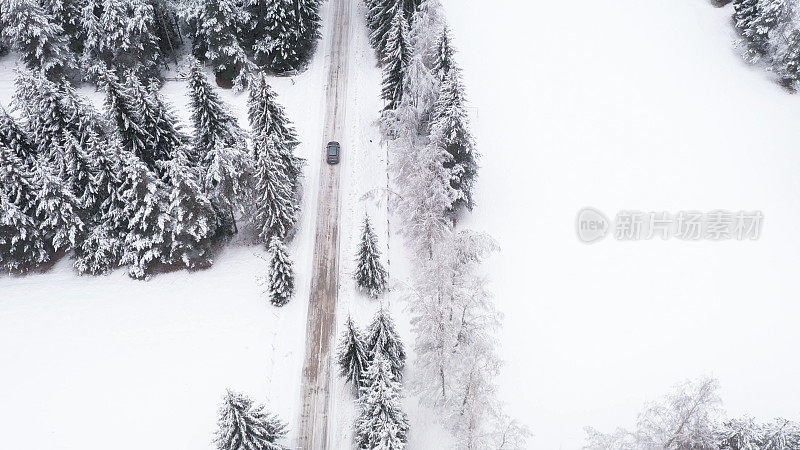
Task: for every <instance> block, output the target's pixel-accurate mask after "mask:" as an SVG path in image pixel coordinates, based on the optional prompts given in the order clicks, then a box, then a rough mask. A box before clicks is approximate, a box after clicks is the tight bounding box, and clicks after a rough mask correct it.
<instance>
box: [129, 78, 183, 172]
mask: <svg viewBox="0 0 800 450" xmlns="http://www.w3.org/2000/svg"><path fill="white" fill-rule="evenodd" d="M128 86H130V94H131V98H132V100H133V107H134V109H135V110H136V111H138V113H139V117H140V126H141V129H142V132H143V136H144V138H145V139H146V142H145V146H144V151H145V153H144V154H143V156H142V157H141V158H142V161H144V163H145V164H147V167H148V168H149V169H150V170H153V171H156V172H160V168H159V164H157V161H168V160H170V159H172V157H173V156H174V155H175V154H176V153H177V152H178V149H180V148H181V147H183V146H184V145H186V144H187V143H188V139H187V137H186V136H184V135H183V133H181V130H180V125H179V124H178V121H177V119H176V118H175V115H174V113H173V112H172V108H171V107H170V106H169V105H168V104H166V103H164V102H163V101H161V99H160V98H159V97H158V91H157V90H156V88H155V87H151V88H150V89H145V88H144V87H143V86H142V84H141V83H140V82H139V80H138V79H137V78H136V77H133V76H132V77H129V78H128Z"/></svg>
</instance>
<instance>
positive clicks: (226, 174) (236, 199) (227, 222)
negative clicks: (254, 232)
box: [203, 145, 253, 236]
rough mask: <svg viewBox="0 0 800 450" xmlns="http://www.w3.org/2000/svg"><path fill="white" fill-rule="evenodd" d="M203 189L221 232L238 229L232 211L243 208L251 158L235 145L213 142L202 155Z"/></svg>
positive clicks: (235, 231)
mask: <svg viewBox="0 0 800 450" xmlns="http://www.w3.org/2000/svg"><path fill="white" fill-rule="evenodd" d="M206 161H207V164H208V168H207V169H206V171H205V178H204V180H203V189H204V190H205V193H206V195H207V196H208V197H209V198H210V199H211V203H212V205H213V206H214V210H215V211H216V213H217V227H218V230H219V233H220V234H221V235H226V236H232V235H233V234H235V233H237V232H238V227H237V225H236V213H237V212H242V211H244V206H245V205H246V204H250V203H252V202H251V201H250V200H249V196H250V195H251V190H252V172H251V167H252V165H253V162H252V159H251V158H250V157H249V156H248V155H247V153H245V152H244V151H242V150H241V149H239V148H238V147H225V146H222V145H220V146H217V147H215V148H214V149H213V150H211V152H209V153H208V154H207V155H206Z"/></svg>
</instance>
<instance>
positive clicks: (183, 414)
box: [0, 0, 800, 450]
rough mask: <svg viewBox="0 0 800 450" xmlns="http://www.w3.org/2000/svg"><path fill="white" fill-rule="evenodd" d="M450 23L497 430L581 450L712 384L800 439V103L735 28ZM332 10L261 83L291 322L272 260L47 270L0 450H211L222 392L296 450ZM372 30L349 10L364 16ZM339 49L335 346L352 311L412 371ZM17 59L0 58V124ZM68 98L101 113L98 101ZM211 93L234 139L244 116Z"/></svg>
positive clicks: (466, 11)
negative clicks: (379, 321) (370, 256)
mask: <svg viewBox="0 0 800 450" xmlns="http://www.w3.org/2000/svg"><path fill="white" fill-rule="evenodd" d="M353 1H356V2H357V0H353ZM357 3H360V2H357ZM443 3H444V4H445V6H446V8H447V17H448V21H449V24H450V27H451V29H452V37H453V40H454V44H455V46H456V47H457V49H458V50H459V52H458V53H457V54H456V59H457V61H458V62H459V63H460V64H461V66H462V68H463V69H464V77H465V83H466V86H467V94H468V99H469V100H470V106H472V107H474V110H473V112H474V115H473V132H474V134H475V136H476V139H477V144H478V149H479V151H481V152H482V154H483V157H482V159H481V161H480V164H481V170H480V172H479V179H478V184H477V191H476V202H477V206H476V210H475V212H474V214H473V215H472V216H471V217H470V218H468V219H466V220H465V226H469V227H472V228H475V229H478V230H481V231H487V232H488V233H490V234H491V235H492V236H493V237H494V238H495V239H496V240H497V241H498V242H499V244H500V246H501V247H502V249H503V251H502V252H501V253H499V254H496V255H494V256H493V257H492V258H491V259H490V260H489V261H488V262H487V263H486V264H485V267H486V269H487V271H488V273H489V276H490V278H491V280H492V281H493V290H494V292H495V294H496V297H497V305H498V308H499V309H500V311H502V312H503V313H504V314H505V327H504V329H503V332H502V335H501V336H500V338H501V343H502V351H503V357H504V359H505V360H506V366H505V368H504V370H503V373H502V375H501V377H500V379H499V380H498V381H499V384H500V390H501V394H502V397H503V399H504V400H505V401H506V402H507V406H508V409H509V413H511V414H512V415H513V416H516V417H517V418H519V419H520V420H522V421H523V422H525V423H526V424H527V425H528V426H529V427H530V428H531V429H532V431H533V433H534V439H533V440H532V442H531V444H530V446H531V447H532V448H543V449H550V448H578V447H579V446H580V444H581V443H582V441H583V437H584V435H583V431H582V428H583V427H584V426H586V425H591V426H594V427H596V428H598V429H601V430H604V431H610V430H612V429H613V428H615V427H616V426H618V425H630V424H632V423H633V421H634V420H635V414H636V413H637V412H638V411H639V410H640V409H641V406H642V403H643V402H644V401H646V400H648V399H652V398H655V397H658V396H659V395H661V394H662V393H664V392H666V391H667V390H668V387H669V386H670V385H672V384H673V383H675V382H677V381H680V380H682V379H684V378H687V377H695V376H698V375H702V374H712V375H714V376H717V377H718V378H719V379H720V383H721V385H722V391H721V396H722V398H723V400H724V402H725V406H726V407H727V410H728V412H729V414H730V415H733V416H739V415H742V414H745V413H748V414H752V415H755V416H756V417H757V418H759V419H765V420H766V419H769V418H771V417H773V416H785V417H787V418H791V419H800V411H799V410H798V407H797V405H798V404H800V391H798V390H797V389H796V388H795V386H796V380H797V379H798V377H800V364H798V363H797V361H796V360H797V358H796V357H794V356H793V355H794V354H795V353H796V352H795V348H794V347H795V344H796V342H798V341H799V340H800V329H799V328H798V327H797V326H796V317H798V313H800V303H798V302H797V300H796V298H797V297H798V293H800V281H798V277H797V276H796V274H797V273H798V269H800V256H798V255H800V239H799V238H798V235H797V232H796V231H795V230H796V227H795V226H794V224H795V223H797V221H798V219H800V217H799V216H800V215H799V214H798V213H797V211H798V210H799V209H800V181H798V180H799V179H798V177H797V173H800V170H798V169H800V154H798V152H797V146H798V143H800V128H799V127H797V125H796V124H797V123H798V119H800V104H798V103H797V97H796V96H791V95H788V94H787V93H785V92H784V91H782V90H781V89H780V88H779V87H777V86H775V85H774V84H773V83H771V82H770V81H769V77H768V76H767V75H765V74H764V73H763V72H762V71H761V70H759V69H757V68H751V67H748V66H746V65H745V64H743V63H742V62H741V59H740V57H739V56H738V55H737V54H736V52H735V50H733V49H732V45H731V44H732V41H733V38H734V36H733V32H732V29H731V27H730V24H729V19H730V13H731V9H730V6H728V7H725V8H720V9H716V8H713V7H712V6H711V5H710V4H708V3H707V2H692V1H691V0H677V1H673V2H657V3H652V2H641V1H637V0H620V1H618V2H611V3H598V2H589V1H585V0H580V1H577V2H542V1H537V2H532V3H531V2H522V1H518V2H515V3H514V4H513V5H512V4H504V5H503V6H502V7H498V6H497V5H496V4H495V3H492V2H471V3H470V5H469V7H468V8H465V7H463V5H461V4H460V3H457V2H455V1H454V0H444V1H443ZM329 8H330V4H329V3H326V4H324V5H323V11H322V16H323V19H324V21H325V24H324V26H323V30H322V33H323V38H322V40H321V41H320V43H319V46H318V50H317V53H316V55H315V58H314V60H313V61H312V63H311V66H310V68H309V69H308V70H307V71H306V72H304V73H302V74H300V75H298V76H295V77H291V78H270V83H271V85H272V87H273V88H274V89H275V90H276V92H277V93H278V94H279V98H278V101H279V102H281V104H283V105H284V106H285V107H286V112H287V115H288V117H289V118H290V119H291V120H292V121H293V122H294V124H295V126H296V128H297V131H298V135H299V136H300V140H301V142H302V143H301V145H300V146H299V147H298V149H297V152H298V154H299V155H300V156H302V157H305V158H306V160H307V166H306V168H305V170H304V173H305V178H304V181H303V186H304V198H303V205H302V213H301V216H300V218H299V222H298V226H299V229H298V233H297V237H296V238H295V240H294V241H293V242H292V243H291V245H290V246H289V251H290V254H291V255H292V258H293V260H294V267H295V272H296V276H297V278H296V280H295V281H296V286H297V292H296V294H295V297H294V298H293V300H292V301H291V302H290V303H289V304H288V305H286V306H284V307H282V308H275V307H272V306H270V305H269V301H268V298H267V295H266V294H265V293H264V289H265V288H266V287H265V286H262V285H259V279H260V278H261V277H263V276H264V275H265V274H266V268H267V261H266V258H267V254H266V251H265V250H264V249H263V246H252V245H248V244H246V243H242V242H239V243H235V244H233V245H230V246H228V247H227V248H226V249H225V250H224V251H223V252H222V253H221V254H220V255H218V256H217V258H216V260H215V264H214V266H213V267H212V268H211V269H208V270H204V271H198V272H186V271H181V272H175V273H170V274H163V275H156V276H154V277H153V278H152V280H150V281H148V282H141V281H134V280H130V279H129V278H128V277H127V274H126V272H125V270H119V271H115V272H114V273H112V274H110V275H108V276H103V277H90V276H84V277H78V276H77V275H75V273H74V270H73V269H72V268H71V266H70V261H67V260H62V261H60V262H59V263H57V264H56V265H55V266H54V267H53V268H52V269H50V270H49V271H47V272H46V273H42V274H32V275H28V276H24V277H7V276H4V277H0V367H3V370H2V371H0V405H3V406H2V407H0V423H3V424H4V427H5V429H7V430H13V433H6V435H7V439H10V441H8V440H7V445H9V446H12V447H14V448H18V449H72V448H75V449H77V448H80V449H100V448H108V447H109V446H111V447H113V448H117V449H121V450H125V449H140V448H153V449H160V448H165V449H166V448H170V449H176V448H177V449H181V448H186V449H189V448H191V449H197V448H212V444H211V440H212V438H213V432H214V430H215V428H216V419H217V408H218V406H219V404H220V403H221V400H222V396H223V394H224V392H225V389H226V388H231V389H234V390H240V391H243V392H245V393H246V394H248V395H250V396H251V397H252V398H254V399H256V400H257V401H265V402H266V403H267V407H268V409H270V410H271V411H272V412H275V413H277V414H278V415H279V416H280V417H281V418H282V419H284V420H286V421H287V422H288V423H289V435H288V436H287V439H286V441H285V442H286V443H294V442H295V438H296V429H295V425H296V422H297V417H298V415H299V399H300V373H301V368H302V358H303V352H304V338H305V325H304V324H305V314H306V310H307V306H308V303H307V298H308V286H309V277H310V268H311V255H312V252H313V235H314V233H313V231H314V230H313V226H314V218H315V214H316V189H317V176H318V173H319V166H318V164H320V160H321V158H319V153H318V152H319V151H321V149H322V148H323V144H324V143H323V142H322V121H323V111H324V108H323V102H324V95H323V93H324V88H325V86H324V84H325V72H324V70H325V58H326V55H325V53H326V51H327V48H328V37H329V36H330V33H329V30H330V25H331V24H330V20H331V17H329V15H328V14H327V12H328V9H329ZM363 13H364V11H363V6H362V5H360V4H359V7H358V9H357V10H356V12H355V13H354V14H356V16H357V17H363ZM476 30H478V32H476ZM350 51H351V59H350V79H349V91H348V99H349V100H348V110H347V126H346V130H347V131H346V136H344V138H343V139H342V140H341V144H342V149H343V151H342V162H341V165H340V170H341V171H342V176H343V183H342V188H343V192H342V196H341V198H342V207H341V219H340V232H341V252H342V253H341V272H340V277H341V278H340V286H341V288H340V296H339V304H338V311H337V318H338V321H339V328H338V330H337V332H336V338H337V343H338V338H339V337H340V335H341V330H342V329H343V323H344V320H345V319H346V316H347V314H352V316H353V319H354V320H355V321H356V323H357V324H358V325H359V326H360V327H361V328H362V329H363V328H365V327H366V326H367V325H368V324H369V322H370V321H371V320H372V317H373V315H374V313H375V311H376V310H377V309H378V308H379V307H380V306H381V305H383V306H384V307H386V308H388V309H389V310H390V311H391V313H392V315H393V317H394V319H395V323H396V325H397V327H398V331H399V332H400V335H401V336H402V337H403V338H404V343H405V345H406V349H407V350H409V355H408V361H409V365H410V367H409V368H408V370H413V366H411V364H413V359H414V355H413V352H412V351H411V350H412V347H413V336H412V334H411V332H410V327H409V324H408V312H407V310H406V304H405V302H404V301H403V299H402V295H403V290H404V288H405V285H406V283H407V281H408V277H407V274H408V273H409V267H408V266H409V260H408V258H407V255H406V251H405V249H404V248H403V240H402V239H401V238H400V237H398V236H396V235H395V234H394V229H396V224H394V225H391V226H390V225H389V223H390V222H389V221H387V217H389V211H388V210H387V205H386V201H385V195H386V192H385V191H384V188H385V186H386V171H385V167H386V159H385V158H386V152H385V148H383V147H381V146H380V145H379V133H378V130H377V128H376V127H375V126H374V124H373V121H374V120H375V119H376V118H377V117H378V111H379V110H380V109H381V107H382V103H381V101H380V99H379V94H380V82H381V72H380V70H379V69H378V68H377V67H376V62H375V57H374V52H373V50H372V49H371V48H370V46H369V44H368V40H367V31H366V28H365V27H363V25H361V24H356V25H354V29H353V32H352V42H351V45H350ZM15 60H16V56H15V55H10V56H7V57H5V58H3V59H0V103H2V104H3V105H4V106H7V105H8V103H9V101H10V98H11V93H12V90H13V78H14V75H13V72H12V68H13V67H14V65H15V63H14V61H15ZM509 64H510V68H508V69H505V68H504V67H506V66H507V65H509ZM80 93H81V94H82V95H85V96H87V97H89V98H90V99H91V100H92V101H93V102H94V103H95V104H96V105H98V106H99V105H101V104H102V96H101V95H100V94H99V93H97V92H94V90H93V88H91V87H84V88H82V89H81V90H80ZM162 94H163V96H164V98H165V99H166V100H167V101H169V102H171V103H172V104H173V105H174V106H175V108H176V111H177V113H178V115H179V117H180V118H181V119H182V120H183V121H184V124H186V126H188V123H189V121H188V117H189V111H188V97H187V96H186V86H185V82H183V81H169V82H167V83H166V84H165V86H164V88H163V90H162ZM221 95H222V98H223V100H224V101H225V102H227V104H228V105H229V107H230V108H231V110H232V111H233V112H234V114H235V115H236V116H237V117H238V120H239V124H240V125H241V126H242V127H244V128H247V120H246V111H247V109H246V101H247V96H246V93H236V92H233V91H223V92H222V93H221ZM587 205H589V206H593V207H596V208H598V209H600V210H601V211H603V212H605V213H606V214H608V215H612V216H613V215H614V214H615V213H616V212H617V211H618V210H621V209H641V210H645V211H648V210H655V211H660V210H666V211H671V212H677V211H679V210H688V209H698V210H711V209H718V208H726V209H731V210H755V209H758V210H761V211H763V212H764V215H765V218H766V219H765V224H764V230H763V233H762V238H761V239H760V240H758V241H756V242H736V241H730V242H688V243H687V242H680V241H677V240H670V241H666V242H662V241H660V240H655V241H647V242H630V243H622V242H617V241H614V240H612V239H606V241H605V242H601V243H598V244H595V245H592V246H587V245H584V244H581V243H580V242H578V240H577V238H576V237H575V230H574V223H573V220H574V218H575V214H576V213H577V211H578V209H580V208H582V207H584V206H587ZM365 212H367V213H368V214H369V215H370V218H371V221H372V224H373V226H374V229H375V232H376V234H377V236H378V242H379V245H380V248H381V250H382V252H383V255H384V262H386V257H387V256H388V257H389V259H390V261H389V264H388V265H387V269H388V270H389V272H390V285H391V286H392V291H391V292H389V293H388V294H386V295H385V296H384V297H382V299H381V300H378V301H376V300H372V299H369V298H368V297H366V296H365V295H363V294H361V293H359V292H358V291H357V289H356V285H355V281H354V280H353V278H352V275H353V272H354V270H355V256H356V250H357V246H358V242H359V238H360V225H361V223H362V220H363V217H364V213H365ZM391 217H392V220H396V217H395V216H391ZM387 226H389V228H390V230H389V231H390V236H391V237H390V238H389V239H388V240H387ZM387 247H388V248H387ZM387 250H388V251H387ZM407 375H408V374H407ZM334 383H335V385H334V398H335V404H334V405H333V407H332V411H331V412H332V417H333V418H334V422H332V423H331V430H332V432H333V436H332V444H333V447H335V448H347V447H349V446H350V445H351V442H352V441H351V436H352V424H353V422H354V420H355V417H356V409H355V405H354V402H353V399H352V394H351V389H350V386H349V385H345V384H344V383H343V381H342V380H341V379H340V378H339V377H335V381H334ZM404 407H405V410H406V412H408V414H409V420H410V425H411V431H410V435H409V439H410V440H409V448H410V449H412V450H413V449H421V448H428V447H430V445H431V443H436V444H437V446H439V447H445V446H446V442H447V436H446V434H445V433H444V432H443V431H442V430H441V428H440V427H439V426H437V425H436V415H435V414H434V413H431V412H430V411H427V410H425V409H424V408H420V407H419V406H418V405H417V402H416V400H415V399H413V398H408V397H407V398H406V399H405V401H404ZM120 436H124V438H122V439H120Z"/></svg>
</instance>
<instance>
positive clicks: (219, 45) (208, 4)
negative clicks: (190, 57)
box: [184, 0, 252, 86]
mask: <svg viewBox="0 0 800 450" xmlns="http://www.w3.org/2000/svg"><path fill="white" fill-rule="evenodd" d="M184 18H185V20H186V21H187V22H188V23H189V24H190V25H191V26H192V32H191V34H192V53H193V54H194V56H195V57H196V58H197V59H199V60H200V61H208V62H209V63H210V64H211V66H212V68H213V70H214V74H215V75H216V76H217V79H218V80H223V81H224V82H226V83H231V82H233V83H234V84H237V85H240V86H243V85H244V84H246V80H245V76H246V75H247V73H249V72H250V70H251V67H250V64H251V63H250V60H249V59H248V57H247V52H246V51H245V49H244V47H243V46H242V42H241V40H240V36H242V35H243V34H244V33H245V31H246V30H247V28H248V24H249V22H250V21H251V20H252V19H251V17H250V14H249V13H248V12H247V11H246V10H245V9H244V8H242V7H241V6H240V5H239V4H238V2H236V1H234V0H207V1H206V0H202V1H201V0H194V1H193V3H191V4H190V6H189V7H188V8H187V9H186V10H185V14H184Z"/></svg>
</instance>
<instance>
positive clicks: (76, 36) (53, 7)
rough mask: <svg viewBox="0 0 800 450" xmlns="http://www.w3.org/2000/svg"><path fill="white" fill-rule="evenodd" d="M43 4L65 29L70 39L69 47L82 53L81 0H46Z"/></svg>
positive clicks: (56, 21)
mask: <svg viewBox="0 0 800 450" xmlns="http://www.w3.org/2000/svg"><path fill="white" fill-rule="evenodd" d="M41 4H42V6H43V7H44V9H45V10H46V11H47V12H48V13H49V14H50V15H51V17H52V18H53V22H54V23H55V24H57V25H58V26H60V27H61V29H62V30H64V36H65V37H67V39H68V40H69V49H70V51H72V52H75V53H80V52H81V50H82V48H83V35H82V33H81V32H80V24H81V16H82V11H81V9H82V7H81V2H80V1H79V0H44V1H42V3H41Z"/></svg>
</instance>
